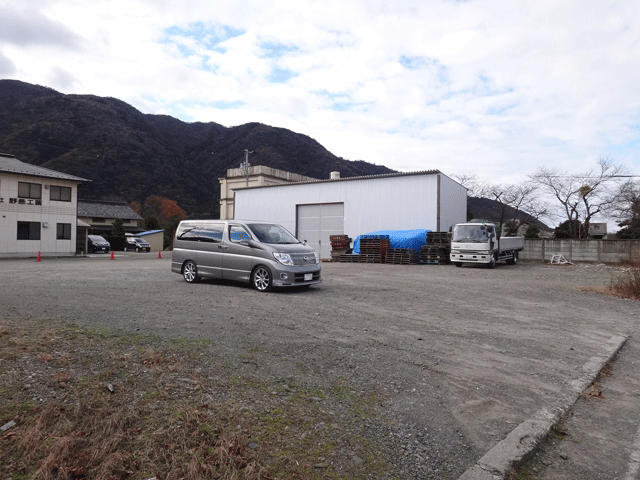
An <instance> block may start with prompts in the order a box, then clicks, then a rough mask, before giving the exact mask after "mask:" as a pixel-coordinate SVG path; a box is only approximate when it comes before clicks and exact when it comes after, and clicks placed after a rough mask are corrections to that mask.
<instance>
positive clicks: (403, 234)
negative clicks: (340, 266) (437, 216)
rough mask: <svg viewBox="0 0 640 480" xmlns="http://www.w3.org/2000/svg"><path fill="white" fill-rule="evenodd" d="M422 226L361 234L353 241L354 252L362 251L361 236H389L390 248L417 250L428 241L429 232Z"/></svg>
mask: <svg viewBox="0 0 640 480" xmlns="http://www.w3.org/2000/svg"><path fill="white" fill-rule="evenodd" d="M430 231H431V230H425V229H422V228H419V229H416V230H379V231H377V232H372V233H366V234H364V235H359V236H358V237H357V238H356V239H355V240H354V242H353V253H360V238H361V237H374V238H375V237H376V236H378V237H379V236H385V237H389V248H413V249H414V250H415V251H418V250H420V247H421V246H422V245H425V244H426V243H427V232H430Z"/></svg>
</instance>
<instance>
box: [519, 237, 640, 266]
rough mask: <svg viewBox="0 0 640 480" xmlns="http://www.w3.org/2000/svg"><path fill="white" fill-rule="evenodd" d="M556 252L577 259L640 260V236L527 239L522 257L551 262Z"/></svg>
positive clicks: (599, 260)
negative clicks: (615, 238) (597, 238)
mask: <svg viewBox="0 0 640 480" xmlns="http://www.w3.org/2000/svg"><path fill="white" fill-rule="evenodd" d="M554 253H559V254H561V255H563V256H564V258H566V259H567V260H568V261H570V262H575V263H579V262H601V263H621V262H629V261H634V260H640V240H569V239H557V238H550V239H547V238H545V239H526V240H525V242H524V250H523V251H522V252H520V259H521V260H530V261H540V262H549V260H551V256H552V255H553V254H554Z"/></svg>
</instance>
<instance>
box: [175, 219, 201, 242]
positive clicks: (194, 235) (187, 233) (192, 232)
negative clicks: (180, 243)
mask: <svg viewBox="0 0 640 480" xmlns="http://www.w3.org/2000/svg"><path fill="white" fill-rule="evenodd" d="M176 238H177V239H178V240H191V241H193V242H197V241H198V229H197V226H196V225H195V224H193V223H183V224H181V225H180V229H179V230H178V233H177V234H176Z"/></svg>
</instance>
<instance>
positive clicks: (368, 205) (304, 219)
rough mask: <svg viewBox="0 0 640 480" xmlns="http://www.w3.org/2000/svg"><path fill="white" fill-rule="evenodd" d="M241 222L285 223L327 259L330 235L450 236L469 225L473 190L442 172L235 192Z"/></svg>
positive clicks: (434, 171)
mask: <svg viewBox="0 0 640 480" xmlns="http://www.w3.org/2000/svg"><path fill="white" fill-rule="evenodd" d="M234 217H235V218H238V219H249V220H263V221H272V222H274V223H279V224H281V225H283V226H284V227H286V228H287V229H288V230H289V231H291V232H292V233H294V234H295V236H296V237H297V238H298V239H300V240H307V241H308V243H309V244H310V245H311V246H313V247H314V248H315V249H316V251H317V252H318V253H319V255H320V257H321V258H323V259H326V258H329V257H330V255H331V244H330V241H329V236H330V235H342V234H345V235H349V236H350V237H351V238H356V237H357V236H358V235H364V234H367V233H372V232H375V231H380V230H414V229H427V230H431V231H434V232H441V231H448V230H449V227H450V226H452V225H454V224H456V223H462V222H465V221H466V219H467V189H466V188H465V187H463V186H462V185H460V184H459V183H458V182H456V181H454V180H452V179H451V178H449V177H448V176H446V175H444V174H443V173H441V172H440V171H438V170H430V171H424V172H414V173H390V174H384V175H374V176H367V177H351V178H342V179H341V178H339V174H338V173H337V172H333V173H332V178H331V179H329V180H317V181H311V182H299V183H286V184H282V185H268V186H261V187H249V188H237V189H235V215H234Z"/></svg>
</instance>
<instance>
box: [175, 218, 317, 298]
mask: <svg viewBox="0 0 640 480" xmlns="http://www.w3.org/2000/svg"><path fill="white" fill-rule="evenodd" d="M171 271H172V272H175V273H179V274H181V275H182V276H183V277H184V279H185V280H186V281H187V282H189V283H192V282H197V281H198V280H199V279H200V278H205V277H206V278H223V279H229V280H238V281H243V282H250V283H251V284H252V285H253V287H254V288H255V289H256V290H258V291H261V292H266V291H269V290H271V287H293V286H302V287H309V286H310V285H315V284H318V283H320V282H321V281H322V280H321V279H320V260H319V258H318V255H317V254H316V252H315V250H314V249H313V248H311V247H310V246H308V245H306V244H303V243H301V242H300V241H298V240H297V239H296V238H295V237H294V236H293V235H292V234H291V233H289V232H288V231H287V230H286V229H285V228H284V227H282V226H280V225H277V224H274V223H268V222H254V221H240V220H183V221H182V222H180V225H178V228H177V230H176V235H175V237H174V240H173V254H172V261H171Z"/></svg>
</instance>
